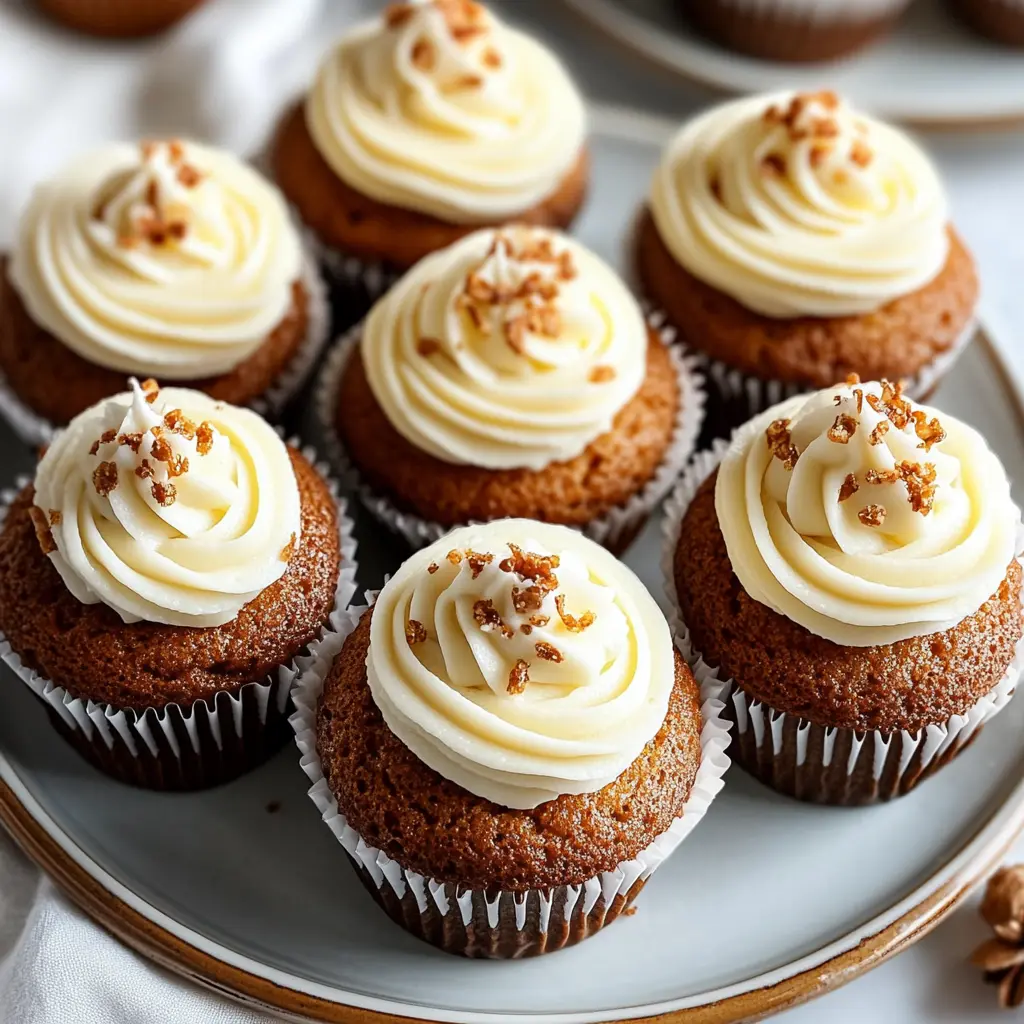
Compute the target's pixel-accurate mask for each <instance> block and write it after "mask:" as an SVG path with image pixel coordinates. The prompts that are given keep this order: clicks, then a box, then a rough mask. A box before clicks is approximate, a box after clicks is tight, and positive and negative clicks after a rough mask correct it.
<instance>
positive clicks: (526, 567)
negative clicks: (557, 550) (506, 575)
mask: <svg viewBox="0 0 1024 1024" xmlns="http://www.w3.org/2000/svg"><path fill="white" fill-rule="evenodd" d="M509 549H510V550H511V552H512V556H511V558H506V559H504V560H503V561H502V562H500V563H499V565H498V568H499V569H501V571H502V572H510V573H515V574H516V575H517V576H519V577H520V578H521V579H524V580H530V581H531V582H533V583H535V584H536V585H537V586H538V587H540V589H541V590H545V591H546V590H555V589H556V588H557V587H558V577H557V576H555V573H554V570H555V569H557V568H558V566H559V564H560V563H559V558H558V555H538V554H534V553H533V552H532V551H527V552H525V553H524V552H523V551H522V550H521V549H520V548H518V547H517V546H516V545H515V544H509Z"/></svg>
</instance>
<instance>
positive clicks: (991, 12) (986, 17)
mask: <svg viewBox="0 0 1024 1024" xmlns="http://www.w3.org/2000/svg"><path fill="white" fill-rule="evenodd" d="M951 3H952V7H953V10H954V11H956V13H957V14H958V15H959V16H960V17H961V18H962V19H963V21H964V22H965V23H966V24H968V25H970V27H971V28H973V29H974V30H975V31H976V32H980V33H981V34H982V35H983V36H985V37H986V38H988V39H991V40H992V41H993V42H996V43H1002V44H1003V45H1004V46H1024V0H951Z"/></svg>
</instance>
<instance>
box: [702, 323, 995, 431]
mask: <svg viewBox="0 0 1024 1024" xmlns="http://www.w3.org/2000/svg"><path fill="white" fill-rule="evenodd" d="M977 331H978V323H977V321H976V320H972V321H971V322H970V323H969V324H968V325H967V327H966V328H965V329H964V330H963V331H962V332H961V333H960V335H959V337H958V338H957V340H956V341H955V342H954V343H953V345H952V346H951V347H950V348H949V349H947V350H946V351H945V352H943V353H942V354H941V355H939V356H937V357H936V358H935V359H933V360H932V361H931V362H930V363H928V364H927V365H926V366H923V367H922V368H921V369H920V370H918V372H917V373H915V374H913V376H910V377H904V378H903V380H904V383H905V385H906V388H905V391H906V394H907V397H908V398H910V399H911V400H913V401H915V402H923V401H925V399H926V398H927V396H928V395H929V394H930V393H931V391H932V390H933V389H934V388H935V387H937V386H938V384H939V381H940V380H941V379H942V377H943V376H944V375H945V374H946V373H948V372H949V370H950V369H952V367H953V364H954V363H955V362H956V361H957V359H959V358H960V355H961V354H962V353H963V351H964V349H965V348H966V347H967V346H968V344H969V343H970V342H971V340H972V339H973V338H974V336H975V334H976V333H977ZM696 359H697V365H698V367H699V368H700V370H701V372H702V373H703V374H704V376H705V378H706V379H707V382H708V385H709V388H710V389H711V391H712V393H713V395H714V397H716V398H719V399H720V400H721V401H722V402H723V403H726V404H727V405H728V407H729V410H730V411H731V410H733V409H735V410H736V416H735V417H730V419H736V421H737V422H736V424H735V425H738V424H739V423H741V422H745V421H746V420H748V419H750V418H751V417H753V416H756V415H757V414H758V413H761V412H764V411H765V409H769V408H771V406H773V405H778V403H779V402H784V401H785V400H786V399H788V398H793V397H795V396H796V395H802V394H807V393H808V392H811V391H815V390H817V389H816V388H814V387H811V386H808V385H806V384H795V383H793V382H791V381H782V380H762V379H761V378H760V377H755V376H753V375H751V374H747V373H743V371H742V370H737V369H736V368H735V367H732V366H729V365H728V364H727V363H723V362H721V361H720V360H718V359H712V358H711V357H710V356H708V355H706V354H704V353H697V355H696Z"/></svg>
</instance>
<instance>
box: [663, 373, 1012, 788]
mask: <svg viewBox="0 0 1024 1024" xmlns="http://www.w3.org/2000/svg"><path fill="white" fill-rule="evenodd" d="M719 461H721V466H720V468H719V467H718V463H719ZM668 523H669V528H668V535H669V536H668V548H667V561H666V572H667V573H668V575H669V578H670V580H671V581H672V591H673V596H674V597H675V598H676V599H677V600H678V608H679V613H680V617H681V625H680V638H681V640H682V642H683V647H684V653H687V654H688V659H689V660H690V662H691V664H694V665H699V671H698V675H699V676H710V677H714V678H719V679H721V680H722V681H724V682H725V683H726V685H727V686H728V688H729V689H728V691H727V693H726V694H725V695H723V699H724V700H725V702H726V708H727V712H726V713H727V716H728V717H730V718H731V719H732V720H733V721H735V722H736V724H737V735H736V740H735V742H734V751H735V756H736V758H737V760H738V761H739V762H740V763H741V764H742V765H743V766H744V767H745V768H746V769H747V770H748V771H750V772H751V773H752V774H754V775H755V776H757V777H758V778H759V779H761V780H762V781H763V782H765V783H767V784H768V785H770V786H773V787H774V788H775V789H778V790H780V791H781V792H784V793H788V794H790V795H792V796H797V797H799V798H801V799H805V800H813V801H818V802H824V803H836V804H860V803H868V802H871V801H873V800H884V799H889V798H891V797H895V796H900V795H902V794H904V793H906V792H908V791H909V790H911V789H912V788H913V787H914V786H915V785H917V783H918V782H920V781H921V780H922V779H924V778H927V777H928V776H929V775H931V774H933V773H934V772H935V771H937V770H938V769H939V768H941V767H942V766H943V765H944V764H946V763H948V762H949V761H950V760H951V759H952V758H953V757H955V756H956V754H958V753H959V752H960V751H961V750H962V749H963V748H964V746H966V744H967V743H969V742H971V741H972V740H973V739H974V738H975V737H976V736H977V734H978V733H979V732H980V730H981V728H982V726H983V725H984V723H985V722H986V721H987V720H989V719H990V718H991V717H992V716H993V715H995V714H996V713H997V712H998V711H999V710H1001V709H1002V708H1003V707H1004V706H1005V704H1006V703H1007V701H1008V700H1009V699H1010V697H1011V696H1012V694H1013V691H1014V687H1015V686H1016V683H1017V679H1018V676H1019V674H1020V669H1021V664H1022V658H1024V649H1022V646H1021V632H1022V629H1021V567H1020V565H1019V563H1018V561H1017V559H1016V557H1015V556H1016V554H1017V553H1018V552H1019V550H1020V537H1019V528H1020V513H1019V510H1018V509H1017V508H1016V506H1015V505H1014V504H1013V501H1012V500H1011V498H1010V487H1009V483H1008V481H1007V479H1006V475H1005V473H1004V471H1003V468H1002V466H1001V465H1000V464H999V461H998V459H997V458H996V456H995V455H994V454H993V453H992V452H991V451H990V449H989V448H988V446H987V445H986V444H985V441H984V440H983V438H982V437H981V436H980V435H979V434H978V433H976V432H975V431H974V430H973V429H971V428H970V427H968V426H967V425H965V424H963V423H961V422H959V421H957V420H955V419H953V418H952V417H950V416H947V415H945V414H943V413H938V412H936V411H935V410H934V409H928V408H914V407H913V406H912V405H911V404H910V403H909V402H908V401H907V400H906V399H905V398H904V397H903V395H902V394H901V392H900V389H899V388H898V387H894V386H892V385H889V384H887V383H884V382H883V383H882V384H880V385H879V384H858V383H855V382H851V383H850V384H848V385H846V386H839V387H834V388H829V389H826V390H824V391H822V392H819V393H817V394H815V395H812V396H809V397H806V398H805V397H798V398H794V399H791V400H789V401H788V402H785V403H783V404H782V405H780V406H777V407H776V408H774V409H770V410H768V411H767V412H765V413H763V414H762V415H761V416H759V417H757V418H756V419H754V420H752V421H751V422H750V423H749V424H748V425H747V426H745V427H743V428H742V429H741V430H739V431H737V433H736V434H735V435H734V437H733V439H732V442H731V444H730V445H729V446H728V447H727V448H726V446H725V445H722V446H721V447H720V448H718V449H716V450H715V451H714V452H711V453H702V454H701V455H699V456H698V457H697V458H696V459H695V461H694V464H693V466H692V469H691V471H690V472H689V473H688V474H687V477H686V478H685V479H684V480H683V481H682V482H681V484H680V487H679V490H678V492H677V494H676V495H674V497H673V500H672V502H671V503H670V513H669V519H668ZM708 666H711V668H710V669H709V668H708Z"/></svg>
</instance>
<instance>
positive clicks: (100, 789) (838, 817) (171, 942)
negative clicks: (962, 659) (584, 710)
mask: <svg viewBox="0 0 1024 1024" xmlns="http://www.w3.org/2000/svg"><path fill="white" fill-rule="evenodd" d="M595 121H596V128H597V134H596V137H595V139H594V144H593V153H594V165H595V166H594V170H595V179H596V182H595V188H594V192H593V196H592V199H591V201H590V204H589V207H588V209H587V212H586V214H585V216H584V218H583V220H582V223H581V225H580V231H579V233H580V235H581V237H582V239H583V240H584V241H585V242H586V243H587V244H589V245H591V246H592V247H594V248H596V249H597V250H598V251H599V252H601V253H602V254H604V255H605V256H606V257H607V258H608V259H610V260H611V261H612V262H615V263H620V264H621V255H622V245H623V240H624V237H625V234H626V232H627V230H628V226H629V223H630V220H631V217H632V215H633V212H634V211H635V209H636V207H637V204H638V203H639V202H640V200H641V198H642V196H643V195H644V192H645V190H646V186H647V182H648V179H649V176H650V174H651V171H652V169H653V167H654V164H655V161H656V159H657V154H658V146H659V145H660V143H661V142H662V141H663V139H664V138H665V135H666V133H667V132H668V131H669V130H670V126H668V125H661V124H659V123H657V122H654V121H651V120H650V119H646V118H644V117H642V116H641V115H639V114H634V113H629V112H619V113H615V112H608V111H597V112H596V117H595ZM936 402H937V403H938V404H940V405H941V406H943V407H944V408H947V409H949V411H950V412H953V413H955V414H957V415H958V416H961V417H963V418H964V419H966V420H968V421H969V422H972V423H974V424H975V425H977V426H978V427H979V428H980V429H981V430H982V431H983V432H984V433H985V434H986V436H987V437H988V438H989V439H990V441H991V442H992V444H993V445H994V447H995V448H996V450H997V451H998V452H999V454H1000V456H1001V457H1002V458H1003V460H1004V462H1005V464H1006V466H1007V468H1008V470H1009V472H1010V473H1011V475H1012V476H1013V477H1014V479H1016V480H1017V481H1021V480H1024V443H1022V441H1024V430H1022V421H1021V418H1020V401H1019V396H1018V395H1017V394H1016V393H1015V392H1014V390H1013V389H1012V387H1011V386H1010V384H1009V382H1008V379H1007V378H1006V377H1005V375H1004V373H1003V371H1002V368H1001V364H1000V363H999V361H998V359H997V358H996V357H995V356H994V354H993V350H992V349H991V348H990V347H989V346H988V345H987V344H986V343H985V341H984V339H983V338H982V339H979V340H976V341H975V342H974V343H973V344H972V345H971V346H970V347H969V348H968V350H967V352H966V353H965V355H964V356H963V358H962V360H961V363H960V366H959V368H958V370H957V371H956V382H955V384H953V385H951V386H947V387H945V388H943V389H942V391H941V392H940V394H939V396H938V398H937V399H936ZM0 446H2V447H0V450H2V451H4V452H5V453H6V454H5V456H4V459H5V465H4V467H3V468H4V471H5V476H6V477H7V478H12V477H13V476H14V475H15V473H17V472H21V471H27V470H29V469H30V468H31V465H32V459H31V456H30V455H29V454H28V453H24V454H22V453H21V449H19V448H17V447H16V445H15V442H14V440H13V438H12V437H10V436H9V435H8V436H4V437H3V438H2V440H0ZM12 452H17V453H18V454H16V455H13V454H10V453H12ZM1022 497H1024V495H1022V494H1020V493H1019V492H1018V500H1020V498H1022ZM358 532H359V534H360V558H359V561H360V566H361V569H362V574H363V575H362V583H363V585H364V586H366V587H371V586H379V585H380V583H381V582H382V579H383V574H384V573H385V572H386V571H390V570H393V569H394V568H395V567H396V566H397V565H398V564H399V562H400V560H401V558H402V557H403V552H402V550H401V547H400V545H399V544H398V543H397V542H395V541H394V540H393V539H391V538H390V537H389V536H387V535H385V534H383V533H382V532H380V531H379V530H377V529H375V528H374V527H373V524H371V523H368V522H366V521H363V522H361V523H360V524H359V531H358ZM658 549H659V543H658V523H657V522H652V523H651V524H650V525H649V526H648V528H647V529H646V531H645V532H644V534H643V535H642V536H641V538H640V539H639V540H638V541H637V543H636V544H635V545H634V547H633V549H632V550H631V552H630V553H629V555H628V557H627V561H628V562H629V563H630V564H631V565H632V566H633V567H634V568H635V569H636V570H637V572H638V573H639V574H640V576H641V578H642V579H643V580H644V581H645V582H646V583H647V585H648V586H649V587H650V589H651V591H652V592H653V593H655V594H656V595H660V594H661V592H662V585H661V580H660V577H659V572H658ZM3 685H4V687H5V691H4V713H3V715H2V716H0V816H2V818H3V819H4V821H5V822H6V824H7V826H8V828H9V829H10V830H11V831H12V833H13V834H14V835H15V836H16V837H17V838H18V839H19V841H20V842H21V843H22V845H23V846H24V847H25V848H26V850H27V851H28V852H29V854H30V855H31V856H33V857H34V858H35V859H36V860H37V861H39V862H40V863H41V864H42V865H43V866H44V867H45V868H46V869H47V870H49V871H50V872H51V874H53V876H54V877H55V878H56V879H57V881H58V883H59V884H61V885H62V886H63V887H64V888H65V889H67V890H68V891H69V893H70V894H71V895H72V897H73V898H74V899H76V900H77V901H78V902H79V903H81V904H82V905H83V906H84V907H85V908H86V909H87V910H88V911H89V912H90V913H91V914H92V915H93V916H94V917H96V918H97V919H98V920H100V921H101V922H102V923H103V924H105V925H106V926H107V927H109V928H110V929H111V930H112V931H114V932H115V933H117V934H118V935H120V936H121V937H122V938H124V939H125V940H126V941H128V942H129V943H130V944H132V945H133V946H135V947H136V948H138V949H141V950H142V951H143V952H145V953H147V954H148V955H150V956H153V957H154V958H155V959H157V960H159V961H160V962H161V963H163V964H165V965H166V966H169V967H171V968H172V969H174V970H177V971H179V972H181V973H184V974H186V975H188V976H190V977H192V978H194V979H196V980H198V981H200V982H203V983H206V984H209V985H211V986H214V987H216V988H218V989H220V990H221V991H224V992H226V993H227V994H230V995H233V996H235V997H237V998H239V999H242V1000H243V1001H246V1002H249V1003H251V1004H254V1005H260V1006H265V1007H274V1008H277V1009H279V1010H281V1011H284V1012H286V1013H287V1014H289V1015H290V1016H292V1017H294V1018H295V1019H302V1020H306V1019H314V1020H337V1021H342V1020H344V1021H352V1020H358V1021H361V1022H366V1021H371V1020H373V1021H379V1020H381V1019H387V1020H392V1019H395V1018H401V1017H413V1018H417V1019H429V1020H453V1021H464V1022H475V1024H497V1022H499V1021H508V1022H513V1021H514V1022H515V1024H539V1022H541V1021H543V1022H545V1024H582V1022H589V1021H607V1020H622V1019H626V1018H634V1017H648V1016H657V1015H661V1014H665V1015H668V1016H669V1017H670V1018H671V1019H673V1020H685V1021H689V1020H700V1021H703V1022H709V1021H734V1020H744V1019H748V1018H750V1017H753V1016H754V1015H755V1014H756V1015H760V1014H763V1013H766V1012H770V1011H772V1010H774V1009H778V1008H780V1007H782V1006H785V1005H789V1004H792V1003H793V1002H794V1001H797V1000H800V999H804V998H808V997H809V996H811V995H814V994H817V993H818V992H821V991H824V990H825V989H827V988H828V987H830V986H832V985H835V984H839V983H841V982H843V981H846V980H849V979H850V978H851V977H853V976H855V975H856V974H857V973H859V972H860V971H863V970H865V969H866V968H867V967H869V966H872V965H873V964H875V963H877V962H878V961H879V960H880V959H882V958H884V957H885V956H887V955H889V954H891V953H893V952H895V951H897V950H898V949H900V948H901V947H902V946H903V945H905V944H906V943H907V942H910V941H912V940H913V939H914V938H916V937H918V936H919V935H920V934H922V933H923V931H924V930H926V929H927V928H929V927H930V926H931V925H933V924H934V923H935V922H936V921H937V920H938V919H939V917H941V916H942V914H944V913H945V912H946V911H948V910H949V909H950V908H951V907H952V906H953V905H954V904H955V902H956V901H957V900H958V899H959V898H960V897H961V896H962V895H963V894H964V893H965V892H966V890H967V889H968V888H969V887H970V886H971V885H972V884H973V883H975V882H976V881H977V880H978V879H979V877H980V875H981V874H982V873H983V872H984V871H985V870H986V869H987V868H988V867H989V866H991V865H992V864H993V863H994V862H995V861H996V860H997V859H998V858H999V857H1000V856H1001V854H1002V853H1003V851H1004V849H1005V848H1006V846H1007V845H1008V844H1009V843H1010V841H1011V840H1012V839H1013V837H1014V836H1015V835H1016V833H1017V832H1018V831H1019V829H1020V827H1021V825H1022V823H1024V784H1022V783H1021V782H1020V780H1021V778H1022V776H1024V747H1022V745H1021V743H1020V736H1021V732H1022V730H1024V700H1020V699H1019V700H1017V701H1015V702H1013V703H1011V704H1010V706H1009V707H1008V709H1007V710H1006V711H1004V712H1003V713H1002V715H1000V717H999V718H997V719H996V720H995V722H994V723H993V724H991V725H990V726H989V727H988V728H987V729H986V730H985V732H984V734H983V735H982V737H981V739H980V740H979V742H978V743H977V744H975V745H974V746H973V747H972V748H971V749H969V750H968V751H967V752H966V753H965V754H964V755H963V756H962V757H961V758H960V759H959V760H958V761H957V762H955V763H954V764H953V765H952V766H951V767H949V768H947V769H945V770H944V771H943V772H941V773H940V774H939V775H938V776H937V777H936V778H935V779H933V780H931V781H929V782H928V783H927V784H926V785H924V786H923V787H921V789H920V790H918V791H916V792H914V793H913V794H912V795H910V796H909V797H907V798H905V799H903V800H901V801H898V802H896V803H893V804H890V805H887V806H883V807H876V808H865V809H857V810H851V809H838V808H819V807H812V806H806V805H803V804H799V803H796V802H794V801H791V800H787V799H784V798H783V797H780V796H777V795H775V794H773V793H771V792H769V791H768V790H766V789H763V788H761V787H760V786H759V785H758V784H757V783H755V782H753V781H752V780H751V779H749V778H748V777H747V776H745V775H744V774H743V773H742V772H741V771H739V770H736V769H734V770H733V771H732V772H731V773H730V775H729V777H728V779H727V784H726V788H725V792H724V793H723V794H722V795H721V796H720V797H719V798H718V800H717V801H716V802H715V804H714V805H713V807H712V808H711V811H710V813H709V815H708V818H707V820H706V821H705V822H704V823H702V825H701V826H700V827H699V828H698V829H697V831H696V832H695V833H694V835H693V836H692V837H691V838H690V839H688V840H687V841H686V842H685V843H684V844H683V845H682V847H681V848H680V850H679V851H678V853H677V854H676V855H675V856H674V857H673V858H672V860H671V861H669V863H668V864H666V865H665V866H664V867H662V868H661V869H660V870H659V871H658V872H657V873H656V874H655V876H654V878H653V880H652V881H651V883H650V884H649V885H648V887H647V888H646V889H645V891H644V892H643V894H642V895H641V897H640V899H639V901H638V909H637V913H636V914H635V915H634V916H632V917H628V918H623V919H621V920H620V921H618V922H616V923H615V925H614V926H612V927H610V928H608V929H607V930H606V931H604V932H602V933H601V934H600V935H598V936H597V937H595V938H594V939H591V940H590V941H588V942H586V943H583V944H582V945H580V946H577V947H575V948H573V949H569V950H565V951H563V952H560V953H557V954H553V955H551V956H548V957H542V958H539V959H536V960H532V961H523V962H513V963H488V962H480V961H464V960H460V959H457V958H454V957H449V956H447V955H445V954H443V953H440V952H438V951H436V950H435V949H434V948H433V947H431V946H428V945H426V944H424V943H421V942H419V941H417V940H416V939H413V938H412V937H410V936H409V935H407V934H406V933H405V932H403V931H402V930H400V929H399V928H398V927H396V926H395V925H393V924H392V923H391V921H390V920H389V919H388V918H387V917H386V916H385V915H384V914H383V913H382V912H381V911H380V910H379V909H378V908H377V907H376V905H375V904H374V903H373V902H372V901H371V899H370V897H369V896H368V895H367V894H366V892H365V891H364V890H363V889H362V887H361V885H360V883H359V882H358V881H357V879H356V876H355V874H354V872H353V871H352V870H351V869H350V867H349V865H348V864H347V862H346V858H345V854H344V853H343V851H342V850H341V848H340V846H339V845H338V843H337V842H336V840H335V839H334V838H333V836H332V835H331V834H330V832H329V831H328V829H327V828H326V827H325V826H324V825H323V824H322V822H321V821H320V817H319V814H318V813H317V811H316V809H315V807H314V806H313V804H312V802H311V801H310V800H309V799H308V798H307V796H306V780H305V776H304V775H303V773H302V772H301V771H300V769H299V766H298V755H297V754H296V752H295V750H294V748H292V747H289V748H288V749H286V750H284V751H282V752H281V754H280V755H279V756H278V757H277V758H275V759H274V760H273V761H272V762H271V763H269V764H267V765H266V766H264V767H263V768H261V769H260V770H258V771H256V772H254V773H252V774H251V775H249V776H247V777H246V778H243V779H240V780H238V781H237V782H235V783H232V784H231V785H228V786H225V787H223V788H221V789H218V790H214V791H212V792H207V793H199V794H186V795H168V794H153V793H147V792H142V791H138V790H133V789H129V788H127V787H124V786H121V785H119V784H117V783H115V782H113V781H110V780H108V779H107V778H105V777H104V776H102V775H100V774H98V773H97V772H95V771H93V770H92V769H91V768H89V767H88V766H87V765H85V764H84V763H83V762H82V761H81V760H79V758H78V757H77V755H76V754H75V753H73V752H72V750H71V749H70V748H69V747H68V746H66V745H65V744H64V742H63V741H62V740H61V739H59V738H58V736H57V734H56V733H55V732H53V730H52V729H51V728H50V726H49V724H48V721H47V719H46V717H45V715H44V713H43V711H42V710H41V708H40V707H39V706H38V705H37V704H36V703H35V700H34V698H32V697H31V696H30V694H29V693H28V691H27V690H26V689H25V688H24V687H23V686H22V685H20V684H19V683H17V681H16V680H14V679H13V677H11V676H10V675H9V673H7V671H6V669H5V670H4V679H3Z"/></svg>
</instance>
